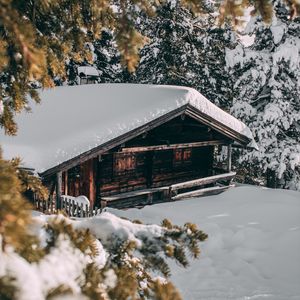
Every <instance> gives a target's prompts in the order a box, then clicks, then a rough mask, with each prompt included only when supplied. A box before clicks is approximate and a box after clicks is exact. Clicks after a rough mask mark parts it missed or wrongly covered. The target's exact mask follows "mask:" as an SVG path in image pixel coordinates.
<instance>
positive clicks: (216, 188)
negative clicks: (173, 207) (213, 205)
mask: <svg viewBox="0 0 300 300" xmlns="http://www.w3.org/2000/svg"><path fill="white" fill-rule="evenodd" d="M231 187H234V185H233V184H232V185H228V186H214V187H209V188H205V189H199V190H196V191H191V192H187V193H182V194H178V195H176V196H174V197H172V200H173V201H176V200H181V199H185V198H192V197H199V196H204V195H217V194H220V193H222V192H224V191H226V190H227V189H229V188H231Z"/></svg>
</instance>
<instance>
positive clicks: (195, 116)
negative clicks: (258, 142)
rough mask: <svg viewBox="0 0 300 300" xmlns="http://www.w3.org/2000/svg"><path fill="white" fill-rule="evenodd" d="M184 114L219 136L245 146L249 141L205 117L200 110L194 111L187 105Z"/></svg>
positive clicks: (194, 109) (193, 108)
mask: <svg viewBox="0 0 300 300" xmlns="http://www.w3.org/2000/svg"><path fill="white" fill-rule="evenodd" d="M186 114H187V115H188V116H190V117H191V118H193V119H194V120H198V121H200V122H201V123H203V124H205V125H207V126H209V127H211V128H213V129H215V130H216V131H218V132H220V133H221V134H223V135H225V136H227V137H229V138H230V139H232V140H233V141H238V142H239V143H241V144H243V145H244V146H246V145H247V144H249V143H250V141H251V139H250V138H248V137H247V136H245V135H243V134H241V133H239V132H237V131H235V130H233V129H232V128H229V127H228V126H226V125H224V124H223V123H221V122H219V121H217V120H215V119H213V118H212V117H210V116H208V115H205V114H204V113H202V112H201V111H200V110H198V109H196V108H195V107H193V106H190V105H188V106H187V110H186Z"/></svg>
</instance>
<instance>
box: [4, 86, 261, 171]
mask: <svg viewBox="0 0 300 300" xmlns="http://www.w3.org/2000/svg"><path fill="white" fill-rule="evenodd" d="M40 96H41V99H42V102H41V104H32V105H31V106H32V111H31V112H30V113H28V112H23V113H21V114H19V115H17V117H16V121H17V123H18V126H19V130H18V135H17V136H16V137H10V136H5V135H4V133H3V130H2V131H0V141H1V142H0V144H1V146H2V148H3V152H4V157H5V158H7V159H9V158H12V157H15V156H19V157H21V158H22V159H23V161H24V165H25V166H30V167H34V168H35V169H36V170H37V171H38V172H43V171H45V170H47V169H49V168H51V167H54V166H56V165H58V164H60V163H62V162H63V161H65V160H67V159H70V158H73V157H75V156H77V155H79V154H81V153H83V152H85V151H88V150H90V149H92V148H94V147H96V146H99V145H101V144H103V143H105V142H107V141H109V140H111V139H112V138H115V137H118V136H120V135H121V134H124V133H127V132H129V131H130V130H132V129H134V128H137V127H139V126H141V125H144V124H146V123H148V122H149V121H152V120H154V119H156V118H158V117H160V116H162V115H164V114H166V113H168V112H170V111H172V110H174V109H176V108H179V107H181V106H183V105H185V104H187V103H189V104H190V105H192V106H194V107H195V108H197V109H199V110H200V111H201V112H202V113H204V114H206V115H208V116H211V117H213V118H214V119H216V120H218V121H219V122H221V123H223V124H224V125H226V126H228V127H229V128H231V129H233V130H234V131H236V132H238V133H241V134H242V135H244V136H247V137H249V138H250V139H252V140H253V137H252V134H251V132H250V130H249V128H248V127H247V126H246V125H245V124H243V123H242V122H240V121H238V120H237V119H235V118H234V117H233V116H231V115H229V114H227V113H226V112H224V111H223V110H221V109H219V108H218V107H216V106H215V105H214V104H212V103H211V102H210V101H208V100H207V99H206V98H205V97H204V96H202V95H201V94H200V93H198V92H197V91H196V90H194V89H192V88H187V87H176V86H156V85H138V84H98V85H81V86H69V87H57V88H54V89H50V90H46V91H43V92H41V95H40ZM253 142H254V141H253ZM254 143H255V142H254Z"/></svg>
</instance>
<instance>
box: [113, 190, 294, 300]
mask: <svg viewBox="0 0 300 300" xmlns="http://www.w3.org/2000/svg"><path fill="white" fill-rule="evenodd" d="M110 211H111V212H113V213H115V214H117V215H119V216H125V217H127V218H130V219H140V220H142V221H144V222H146V223H159V222H160V221H161V220H162V219H164V218H168V219H170V220H171V221H172V222H173V223H176V224H178V225H181V224H184V223H185V222H187V221H190V222H194V223H196V224H198V226H199V227H200V228H201V229H202V230H204V231H205V232H206V233H207V234H208V235H209V239H208V240H207V241H206V242H204V243H203V244H202V254H201V257H200V259H199V260H196V261H193V262H192V264H191V266H190V267H189V268H188V269H182V268H179V267H178V266H176V265H172V280H173V282H174V283H175V285H176V286H177V287H178V288H179V289H180V291H181V293H182V295H183V298H184V299H185V300H200V299H211V300H218V299H222V300H225V299H243V300H250V299H274V300H293V299H300V193H299V192H293V191H287V190H271V189H265V188H257V187H248V186H242V187H237V188H233V189H231V190H229V191H227V192H225V193H223V194H221V195H217V196H210V197H202V198H195V199H189V200H184V201H179V202H174V203H164V204H159V205H154V206H148V207H145V208H143V209H141V210H138V209H130V210H128V211H117V210H110Z"/></svg>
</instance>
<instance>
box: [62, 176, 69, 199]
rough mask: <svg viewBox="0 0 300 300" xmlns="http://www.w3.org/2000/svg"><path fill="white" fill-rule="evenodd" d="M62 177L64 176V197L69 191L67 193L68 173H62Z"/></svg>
mask: <svg viewBox="0 0 300 300" xmlns="http://www.w3.org/2000/svg"><path fill="white" fill-rule="evenodd" d="M63 175H64V184H65V186H64V191H65V192H64V194H65V195H68V193H69V191H68V171H65V172H64V173H63Z"/></svg>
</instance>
